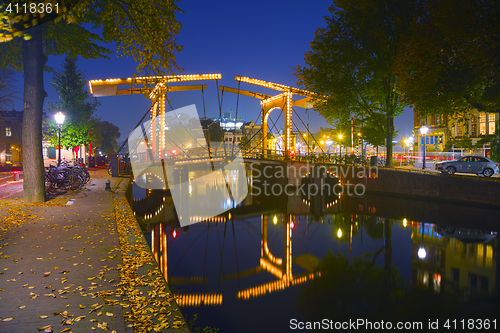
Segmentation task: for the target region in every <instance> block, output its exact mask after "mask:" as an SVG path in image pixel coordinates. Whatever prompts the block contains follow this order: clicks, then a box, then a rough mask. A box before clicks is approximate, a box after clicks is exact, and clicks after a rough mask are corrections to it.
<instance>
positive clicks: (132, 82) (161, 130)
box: [89, 74, 222, 156]
mask: <svg viewBox="0 0 500 333" xmlns="http://www.w3.org/2000/svg"><path fill="white" fill-rule="evenodd" d="M221 78H222V75H221V74H189V75H167V76H141V77H133V78H126V79H105V80H90V81H89V88H90V93H91V94H92V96H94V97H102V96H120V95H135V94H144V95H145V96H148V97H149V99H150V100H151V108H150V109H149V111H150V112H151V120H152V122H151V123H152V124H154V123H155V122H154V121H153V120H155V118H156V117H160V119H159V125H160V126H159V127H158V128H157V127H156V126H152V128H151V129H150V130H151V141H152V142H149V143H148V148H149V149H151V150H152V152H153V155H154V156H158V154H163V150H164V149H165V102H166V101H167V94H168V93H169V92H173V91H190V90H203V89H207V86H206V85H172V83H181V82H189V81H204V80H219V79H221ZM118 86H125V87H126V88H125V89H118Z"/></svg>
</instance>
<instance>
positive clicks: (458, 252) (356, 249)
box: [132, 173, 500, 332]
mask: <svg viewBox="0 0 500 333" xmlns="http://www.w3.org/2000/svg"><path fill="white" fill-rule="evenodd" d="M194 176H195V175H194V174H191V173H190V177H194ZM250 180H251V178H250V177H249V181H250ZM138 181H139V180H138ZM193 190H194V189H193ZM132 203H133V209H134V211H135V212H136V217H137V219H138V221H139V223H140V224H141V227H142V228H143V230H144V232H145V233H146V236H147V238H148V239H150V241H151V248H152V251H153V253H154V257H155V259H156V260H157V262H158V263H159V265H160V267H161V269H162V271H163V273H164V276H165V279H166V280H167V281H168V283H169V285H170V286H171V288H172V290H173V292H174V293H175V294H176V295H177V296H180V298H179V299H178V303H179V305H180V306H181V307H182V308H183V313H186V314H188V315H189V314H191V315H193V314H195V313H196V314H197V315H198V318H199V320H200V322H201V323H202V325H210V326H215V327H218V328H220V329H221V331H234V329H235V327H236V326H235V325H238V323H240V322H242V320H245V322H252V318H254V316H256V315H258V316H259V318H261V320H263V321H265V322H266V323H268V324H269V323H274V322H288V320H290V318H293V316H295V315H297V318H300V314H296V313H295V312H294V311H295V305H294V304H296V303H297V300H296V294H297V292H298V291H297V288H295V286H299V285H302V286H307V285H308V284H309V283H314V281H316V280H317V279H322V278H323V277H322V276H319V273H316V269H317V268H318V265H320V264H321V262H322V259H323V258H324V257H325V254H327V253H328V251H329V250H333V252H334V253H336V252H340V253H342V254H343V255H344V256H346V257H347V258H349V259H353V258H361V257H363V255H364V254H365V253H368V252H370V253H374V252H377V250H378V251H379V252H380V250H379V249H381V247H382V248H383V247H385V250H384V251H383V253H384V255H383V256H380V257H379V258H378V259H377V260H376V265H377V266H385V265H393V266H394V267H396V268H397V269H399V271H400V272H401V276H402V277H403V278H404V279H405V280H406V281H407V282H408V283H410V284H413V285H421V286H424V287H427V288H429V289H433V290H437V291H439V289H440V287H441V281H443V280H450V281H454V282H455V283H457V284H458V285H459V286H460V287H462V288H463V289H464V290H466V292H467V293H468V294H471V295H472V294H473V293H475V292H478V291H487V292H493V291H494V290H495V289H496V286H497V285H498V276H499V274H497V268H498V267H499V266H500V265H499V263H498V260H499V259H498V256H497V254H496V250H495V248H496V246H497V245H496V232H497V231H498V230H497V229H498V210H493V209H485V208H480V207H466V206H456V205H452V204H445V203H436V202H433V201H416V200H409V199H404V198H391V197H382V196H374V195H366V196H363V197H356V196H351V197H349V196H344V195H341V196H340V197H339V196H315V197H314V196H313V197H308V196H303V195H301V194H300V193H299V194H296V195H292V196H279V197H269V196H264V195H259V196H257V195H254V196H252V195H249V196H248V197H247V198H246V199H245V200H244V201H243V202H242V203H241V204H240V205H238V206H237V207H234V208H232V209H231V210H229V211H227V212H226V213H224V214H221V215H219V216H215V217H212V218H209V219H207V220H205V221H204V222H201V223H197V224H194V225H191V226H189V227H185V228H181V227H180V225H179V221H178V220H177V217H176V214H175V208H174V206H173V204H172V199H171V197H169V195H168V192H164V191H159V190H142V189H139V188H134V190H133V193H132ZM478 217H480V219H478ZM471 222H473V223H474V225H471ZM473 229H478V230H479V231H477V230H476V231H474V230H473ZM492 232H493V233H492ZM464 235H469V236H468V238H467V237H465V236H464ZM149 236H150V238H149ZM421 248H424V249H425V252H426V256H425V257H424V258H420V257H419V255H420V254H421V253H420V252H419V250H420V249H421ZM311 281H312V282H311ZM278 307H279V309H280V311H279V313H277V312H276V311H273V309H274V310H275V309H276V308H278ZM190 309H192V310H190ZM247 312H248V313H247ZM271 313H272V317H271ZM233 317H234V318H233ZM235 318H239V319H235ZM256 325H257V324H255V325H253V324H249V325H248V327H244V328H242V327H241V325H240V326H238V327H239V328H238V329H239V331H241V332H251V331H255V329H257V328H256ZM279 327H281V330H283V326H279ZM279 327H278V326H276V329H280V328H279Z"/></svg>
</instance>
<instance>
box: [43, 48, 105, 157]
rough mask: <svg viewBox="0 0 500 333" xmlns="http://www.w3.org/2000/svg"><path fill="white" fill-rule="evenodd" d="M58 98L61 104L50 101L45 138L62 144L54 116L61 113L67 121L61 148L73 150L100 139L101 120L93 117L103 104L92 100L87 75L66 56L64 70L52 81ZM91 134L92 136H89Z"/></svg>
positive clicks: (63, 126) (62, 128) (63, 129)
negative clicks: (85, 77) (99, 126)
mask: <svg viewBox="0 0 500 333" xmlns="http://www.w3.org/2000/svg"><path fill="white" fill-rule="evenodd" d="M51 84H52V86H53V87H54V89H55V90H56V91H57V94H58V95H59V98H60V101H59V102H57V103H50V102H49V112H48V114H47V117H46V118H45V119H44V125H45V127H46V131H45V137H46V138H47V139H49V140H50V142H51V143H52V144H54V145H57V144H58V143H59V139H58V132H59V129H58V127H57V125H56V124H55V121H54V115H55V114H56V113H57V112H62V113H63V114H64V115H65V116H66V118H65V121H64V124H63V125H62V127H61V146H62V147H63V148H65V149H73V148H74V147H76V146H81V145H86V144H87V143H88V142H89V141H97V140H98V139H99V137H100V136H99V134H100V132H99V130H98V124H99V118H98V117H96V115H94V112H95V111H96V109H97V107H98V106H99V104H100V103H98V102H97V101H95V100H92V98H91V96H90V93H89V92H88V90H87V84H86V81H85V80H84V73H83V72H81V71H79V70H78V69H77V65H76V58H70V57H66V58H65V59H64V61H63V64H62V70H61V72H59V73H55V75H54V80H53V81H52V82H51ZM89 133H90V135H89Z"/></svg>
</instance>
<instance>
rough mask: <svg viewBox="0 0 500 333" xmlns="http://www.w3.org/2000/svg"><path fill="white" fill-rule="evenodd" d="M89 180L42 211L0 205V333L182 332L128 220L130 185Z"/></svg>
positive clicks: (99, 176) (11, 201)
mask: <svg viewBox="0 0 500 333" xmlns="http://www.w3.org/2000/svg"><path fill="white" fill-rule="evenodd" d="M91 177H92V178H91V181H90V182H89V184H87V185H86V186H85V187H84V188H82V190H80V191H78V192H73V193H71V192H68V193H66V194H64V195H61V196H59V197H57V198H56V199H52V200H50V201H48V202H47V203H45V204H42V205H25V204H23V203H22V191H21V192H17V193H15V191H12V193H11V194H10V195H9V196H8V197H7V198H4V199H3V200H0V221H1V222H0V332H37V329H38V330H40V329H42V332H43V331H44V330H45V329H47V331H50V329H52V331H53V332H70V331H71V332H91V331H92V330H94V329H97V330H98V331H100V330H101V329H103V330H105V331H108V330H109V332H134V331H135V332H150V331H153V328H156V329H158V331H161V329H163V330H162V332H167V331H170V330H172V331H173V328H176V329H175V331H176V332H179V331H184V332H187V331H188V329H187V327H186V326H185V321H184V319H183V317H182V314H181V313H180V311H179V309H178V307H177V305H176V303H175V301H174V300H173V298H172V297H171V296H170V291H169V290H168V286H166V283H165V282H164V280H163V276H161V273H160V272H159V270H158V267H157V266H156V265H155V263H154V260H153V259H152V256H151V254H150V251H149V249H148V248H147V244H146V242H145V239H144V237H143V236H142V233H140V229H139V228H138V225H137V223H136V222H135V220H132V219H131V218H130V216H131V211H130V207H128V204H127V203H126V201H125V200H124V193H125V189H126V185H127V184H128V179H127V178H123V180H122V178H111V177H109V176H108V174H107V171H106V169H99V170H94V171H91ZM106 179H110V180H111V187H112V188H113V189H114V190H113V191H106V190H105V180H106ZM12 185H14V186H19V184H12ZM21 186H22V184H21ZM21 188H22V187H21ZM3 191H7V192H9V190H8V189H0V192H3ZM0 194H1V193H0ZM4 196H5V195H3V194H1V195H0V198H1V197H4ZM133 237H135V238H133ZM131 244H132V245H131ZM148 253H149V254H148ZM126 319H128V320H126ZM49 326H50V328H49Z"/></svg>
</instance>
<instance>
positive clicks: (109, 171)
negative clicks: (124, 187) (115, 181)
mask: <svg viewBox="0 0 500 333" xmlns="http://www.w3.org/2000/svg"><path fill="white" fill-rule="evenodd" d="M108 175H110V176H111V164H108Z"/></svg>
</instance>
